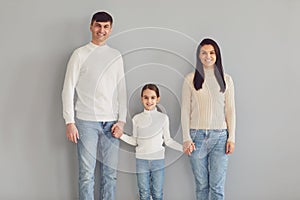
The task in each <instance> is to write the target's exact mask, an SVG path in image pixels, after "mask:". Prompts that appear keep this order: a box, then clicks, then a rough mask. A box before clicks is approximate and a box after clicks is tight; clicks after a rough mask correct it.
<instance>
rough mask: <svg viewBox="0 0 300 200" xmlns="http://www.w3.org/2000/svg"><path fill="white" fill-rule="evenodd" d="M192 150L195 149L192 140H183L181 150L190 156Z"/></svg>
mask: <svg viewBox="0 0 300 200" xmlns="http://www.w3.org/2000/svg"><path fill="white" fill-rule="evenodd" d="M194 150H196V146H195V143H194V142H192V141H185V142H184V143H183V152H184V153H185V154H186V155H189V156H190V155H191V154H192V152H193V151H194Z"/></svg>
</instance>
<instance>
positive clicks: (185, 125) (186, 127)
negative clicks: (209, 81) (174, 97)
mask: <svg viewBox="0 0 300 200" xmlns="http://www.w3.org/2000/svg"><path fill="white" fill-rule="evenodd" d="M181 95H182V97H181V98H182V100H181V126H182V138H183V142H186V141H192V139H191V137H190V133H189V131H190V113H191V98H192V91H191V86H190V84H189V82H188V77H185V80H184V82H183V86H182V93H181Z"/></svg>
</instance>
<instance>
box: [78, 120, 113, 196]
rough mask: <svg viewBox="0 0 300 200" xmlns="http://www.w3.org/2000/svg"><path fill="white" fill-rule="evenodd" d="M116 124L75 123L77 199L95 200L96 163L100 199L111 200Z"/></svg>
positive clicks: (83, 121) (82, 121)
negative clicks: (113, 132)
mask: <svg viewBox="0 0 300 200" xmlns="http://www.w3.org/2000/svg"><path fill="white" fill-rule="evenodd" d="M114 123H115V121H110V122H95V121H85V120H80V119H76V127H77V129H78V132H79V140H78V143H77V150H78V162H79V199H80V200H94V177H95V174H94V172H95V167H96V161H97V160H98V161H100V170H99V171H100V179H101V180H100V199H101V200H114V199H115V188H116V179H117V165H118V152H119V139H117V138H114V137H113V136H112V134H111V127H112V125H113V124H114Z"/></svg>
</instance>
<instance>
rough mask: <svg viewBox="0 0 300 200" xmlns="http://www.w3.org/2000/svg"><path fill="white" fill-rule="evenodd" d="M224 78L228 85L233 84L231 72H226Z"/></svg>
mask: <svg viewBox="0 0 300 200" xmlns="http://www.w3.org/2000/svg"><path fill="white" fill-rule="evenodd" d="M224 79H225V82H226V84H227V85H233V80H232V78H231V76H230V75H229V74H226V73H225V74H224Z"/></svg>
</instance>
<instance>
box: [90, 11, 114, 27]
mask: <svg viewBox="0 0 300 200" xmlns="http://www.w3.org/2000/svg"><path fill="white" fill-rule="evenodd" d="M94 21H96V22H110V24H111V25H112V23H113V18H112V16H111V15H110V14H108V13H107V12H104V11H102V12H97V13H95V14H94V15H93V17H92V20H91V24H93V23H94Z"/></svg>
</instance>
